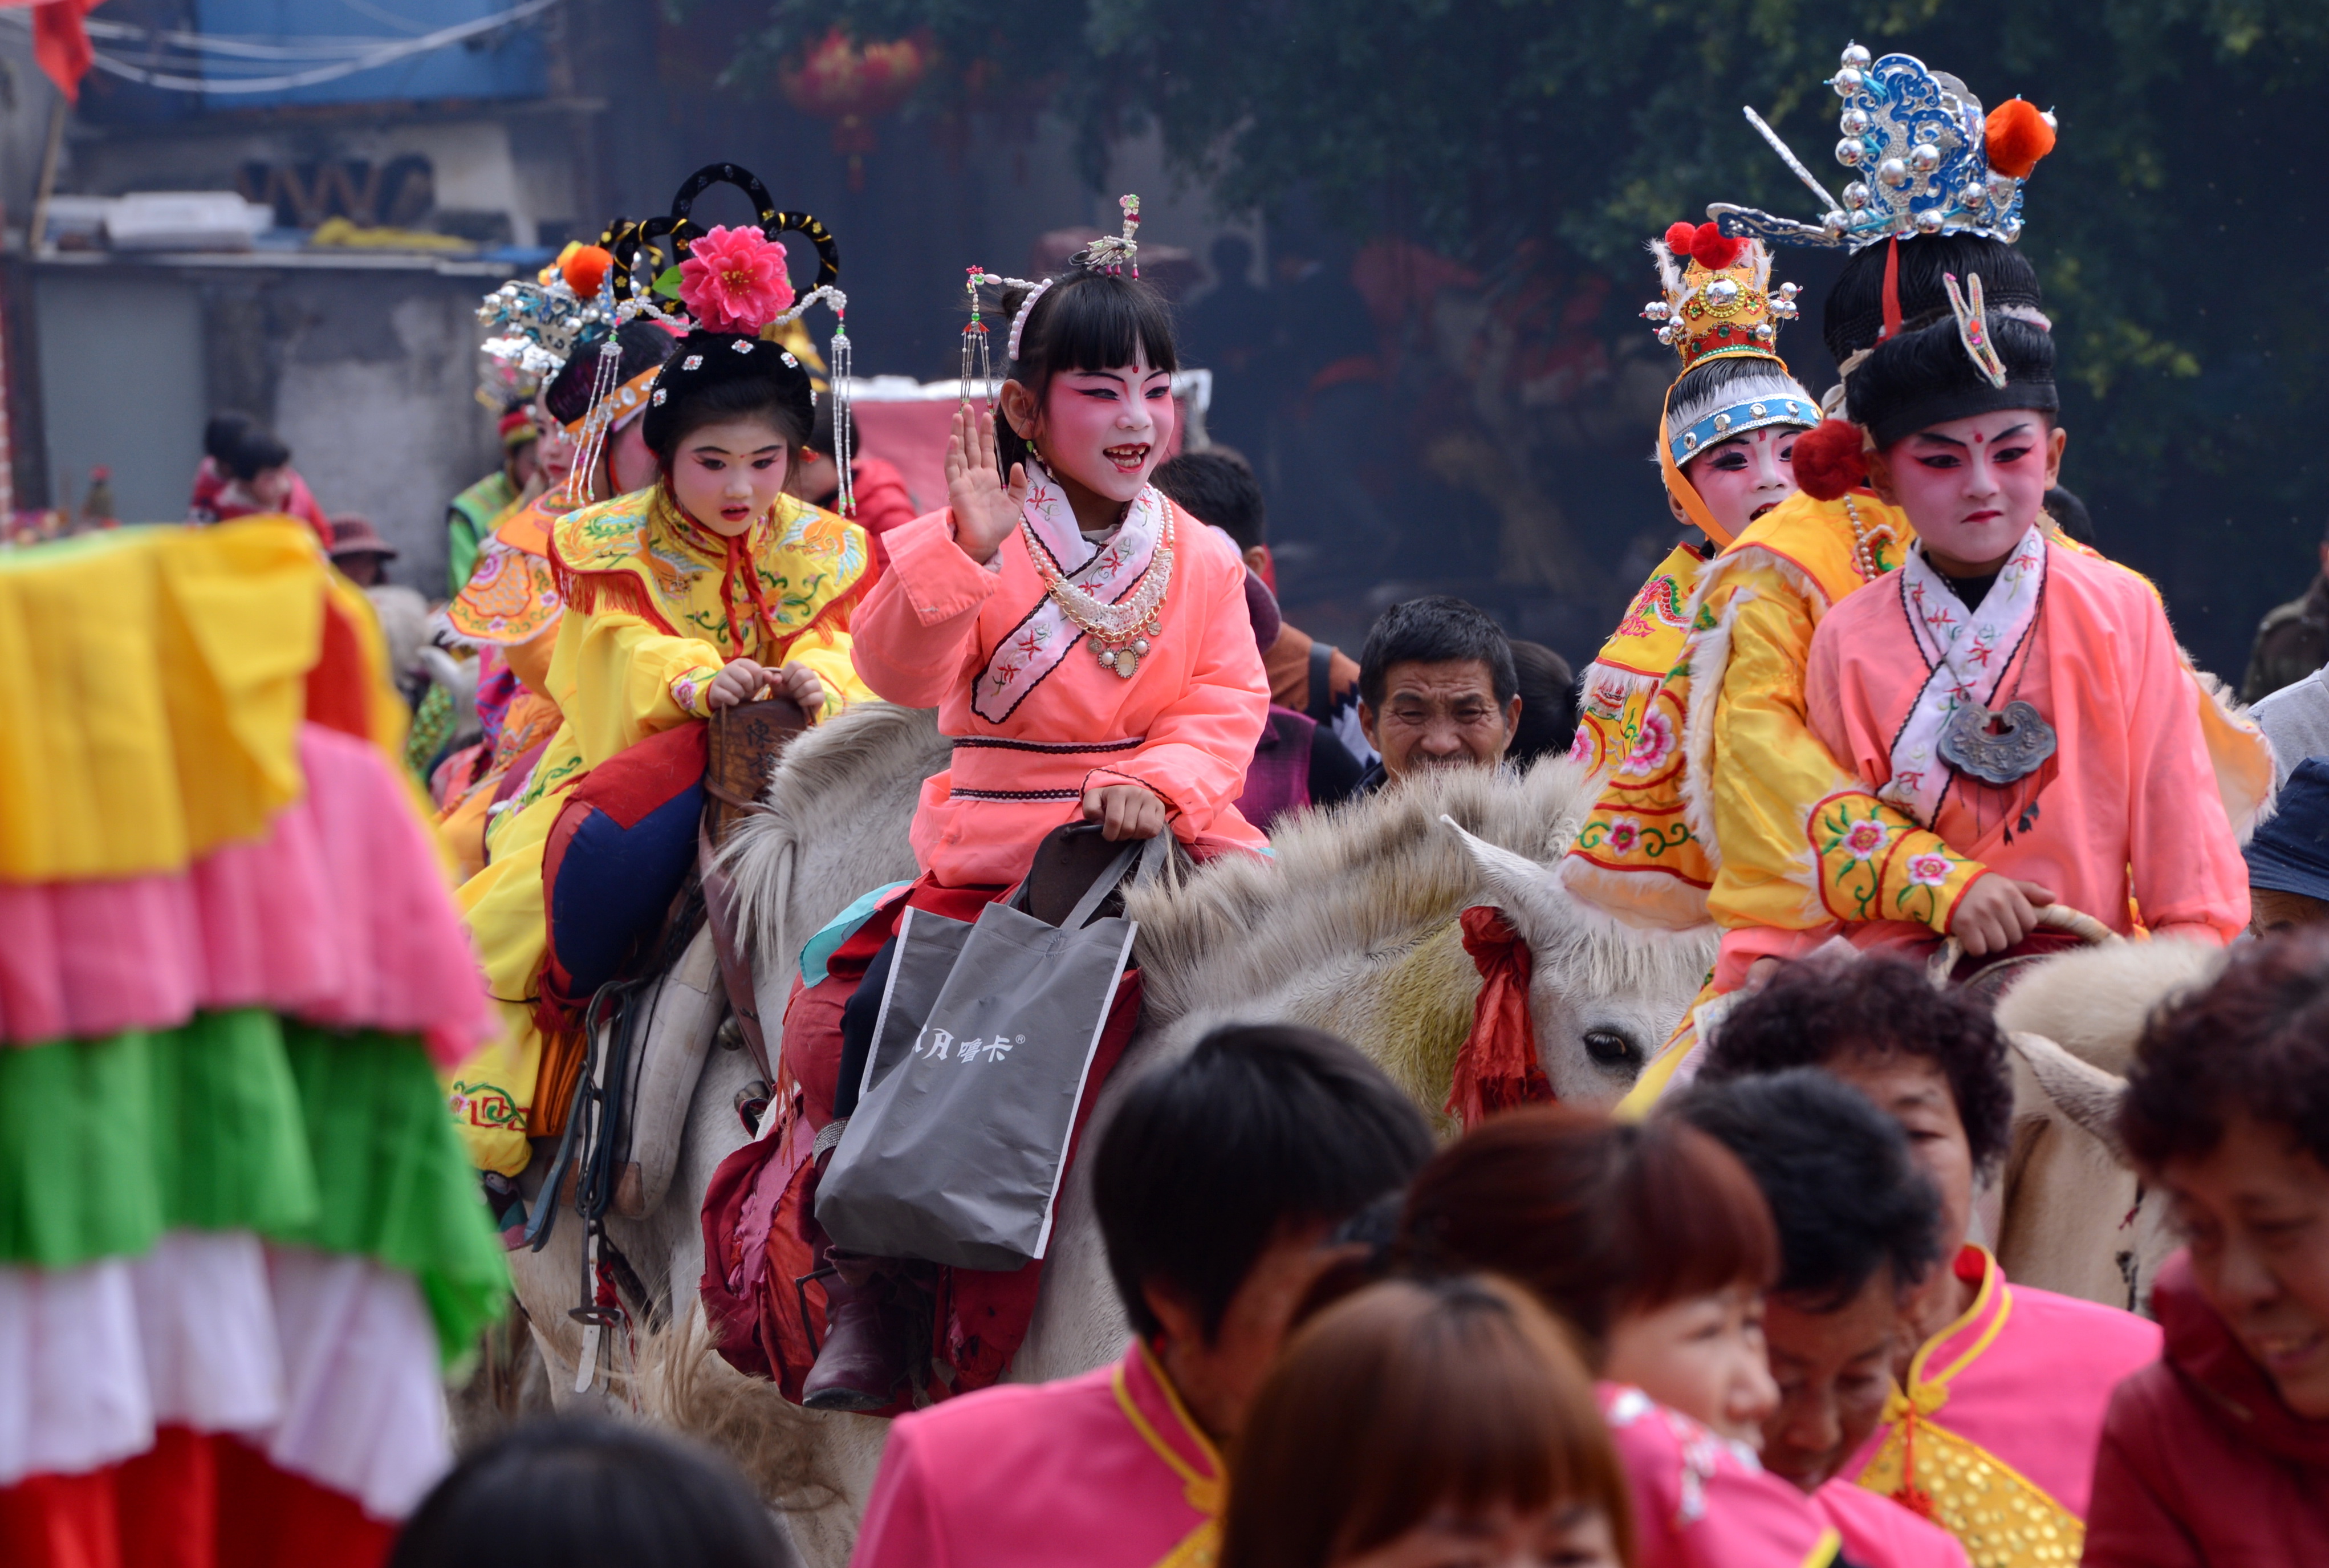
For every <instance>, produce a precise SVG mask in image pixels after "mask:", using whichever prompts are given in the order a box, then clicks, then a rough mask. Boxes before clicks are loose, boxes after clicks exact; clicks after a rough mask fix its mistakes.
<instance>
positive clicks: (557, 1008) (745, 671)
mask: <svg viewBox="0 0 2329 1568" xmlns="http://www.w3.org/2000/svg"><path fill="white" fill-rule="evenodd" d="M715 183H737V184H746V185H747V189H748V190H750V191H752V192H753V193H754V194H755V195H756V197H759V198H761V199H760V200H759V203H758V204H759V205H761V206H763V207H764V208H765V207H767V206H768V203H766V201H765V192H762V191H760V190H759V182H758V181H757V180H753V179H752V178H751V176H750V175H745V174H743V173H742V171H740V170H738V169H736V168H734V166H733V165H712V167H711V168H709V169H706V170H704V171H702V173H700V174H699V175H696V176H695V177H694V179H693V180H691V181H690V182H689V183H688V184H686V185H684V186H683V187H682V191H681V195H680V197H679V198H678V199H677V200H675V201H674V223H673V226H672V228H671V229H670V230H667V231H666V232H670V233H674V234H675V235H676V240H675V241H674V243H675V248H676V249H678V250H679V252H680V254H681V256H682V258H683V260H681V262H680V265H679V268H678V271H679V273H680V278H679V279H678V298H677V301H676V308H667V307H663V306H660V305H656V304H655V303H653V302H652V301H647V302H644V303H641V302H636V301H633V300H631V299H629V298H625V301H624V305H623V307H621V308H620V309H619V310H618V316H621V315H623V314H625V313H633V315H634V318H633V319H630V320H628V321H624V322H622V323H621V324H619V325H618V326H616V329H615V331H614V333H613V335H611V336H608V337H606V338H605V339H604V340H603V341H602V343H601V344H600V345H599V347H597V348H590V347H589V346H587V344H586V346H585V347H584V349H583V350H582V351H581V352H580V353H578V354H576V355H575V363H574V364H572V365H570V366H569V368H568V370H567V372H566V374H567V375H572V374H574V373H577V371H578V370H583V369H585V368H586V365H585V362H586V361H588V360H594V359H596V360H602V361H603V368H599V369H597V370H596V382H595V384H596V387H597V389H598V395H595V396H594V397H593V399H592V401H591V404H590V407H589V410H588V411H586V412H585V413H584V414H583V416H582V417H581V419H580V420H579V421H578V423H577V425H576V427H575V439H576V446H577V451H576V454H575V457H574V472H575V473H576V474H589V473H592V472H594V471H596V470H599V469H600V468H603V467H604V463H603V459H604V458H605V457H606V455H607V452H608V449H609V448H610V446H611V444H612V439H613V438H612V437H610V435H609V433H608V432H609V428H610V427H611V426H612V425H614V424H615V423H616V422H617V420H618V419H619V418H620V417H621V415H622V414H624V413H626V412H627V411H629V410H630V409H631V408H632V407H636V409H637V410H638V411H639V419H638V430H639V435H640V438H641V444H642V447H643V449H644V450H645V451H646V453H647V454H648V455H649V456H650V457H651V458H652V459H653V467H652V468H649V469H648V471H647V473H646V483H645V484H644V485H642V486H640V487H639V488H636V489H634V490H632V491H630V492H628V493H627V494H624V495H619V496H615V497H614V498H613V499H611V500H607V501H601V502H599V503H598V504H596V505H586V506H583V507H581V508H580V509H579V510H575V511H571V512H568V513H566V514H564V515H561V516H559V517H557V518H555V519H554V520H553V521H552V524H551V528H550V540H549V562H550V565H551V569H552V572H553V573H554V576H555V579H556V582H557V587H558V591H559V594H560V597H561V600H562V601H563V604H564V613H563V615H562V617H561V619H560V621H559V625H558V632H557V641H556V647H555V648H554V649H553V651H552V654H551V657H550V661H549V667H548V671H547V675H546V682H545V684H546V686H547V689H548V693H549V695H550V697H551V699H552V701H553V702H554V703H555V704H557V706H558V710H559V713H560V715H561V720H560V723H559V726H558V729H557V731H556V732H555V733H554V734H553V735H552V737H551V738H550V740H549V741H548V742H547V743H546V744H545V746H544V747H543V750H542V755H541V757H540V759H539V760H537V761H536V762H535V763H534V764H533V770H532V773H531V776H530V778H529V779H528V781H527V782H526V784H525V786H524V788H523V789H521V790H519V791H518V792H517V794H516V795H515V796H514V804H513V806H512V807H511V808H510V809H509V810H508V811H507V812H506V813H504V815H503V817H502V818H501V819H500V820H499V821H497V822H496V824H495V827H493V829H492V830H491V831H490V833H489V842H490V845H491V851H492V854H491V858H490V859H489V861H488V862H487V864H486V867H485V869H484V870H482V871H480V872H479V873H478V874H476V875H475V876H473V877H471V878H470V879H469V880H468V881H467V883H463V884H462V887H461V890H460V893H459V902H460V904H461V908H462V911H463V914H464V916H465V918H466V919H467V922H468V926H469V930H470V933H471V935H472V937H473V938H474V940H476V946H477V951H478V955H479V958H480V959H481V960H482V962H483V965H484V968H485V972H486V980H487V983H488V986H489V987H490V988H491V990H492V992H493V995H494V997H495V999H496V1000H497V1001H498V1003H499V1004H500V1006H501V1008H502V1011H503V1014H504V1017H505V1019H506V1020H507V1022H508V1024H509V1025H510V1038H509V1039H508V1040H507V1041H506V1042H504V1043H503V1044H498V1045H495V1046H494V1047H490V1048H488V1050H486V1052H484V1053H480V1054H479V1056H478V1057H477V1058H476V1059H475V1060H473V1061H472V1062H470V1063H467V1064H465V1066H464V1067H463V1069H462V1070H461V1071H460V1072H457V1074H456V1075H455V1077H456V1081H455V1082H454V1084H453V1086H452V1087H453V1100H454V1106H455V1116H456V1120H457V1124H458V1125H459V1126H460V1127H461V1129H462V1131H463V1133H464V1135H465V1136H466V1137H467V1138H468V1140H469V1144H470V1148H471V1152H472V1155H473V1157H476V1160H477V1162H478V1163H479V1164H480V1165H481V1166H482V1167H485V1168H486V1169H487V1170H491V1171H495V1172H498V1173H499V1174H501V1175H504V1176H515V1175H516V1174H517V1173H518V1172H519V1171H521V1170H523V1168H524V1167H525V1165H526V1164H527V1162H528V1159H529V1157H530V1150H529V1148H528V1145H527V1142H526V1139H527V1138H528V1137H529V1136H530V1135H547V1134H548V1133H549V1132H550V1131H552V1130H555V1129H556V1128H557V1127H558V1126H560V1125H561V1123H562V1119H563V1111H564V1110H565V1106H566V1102H567V1096H568V1094H569V1093H570V1089H571V1084H572V1081H573V1072H574V1070H575V1069H576V1067H577V1066H578V1065H579V1063H580V1053H579V1051H577V1050H574V1049H570V1047H573V1046H575V1045H577V1044H579V1034H577V1033H576V1026H577V1025H579V1018H580V1006H582V1005H583V1004H586V1003H587V1002H588V1000H589V990H590V989H592V988H595V987H593V986H592V985H591V984H590V983H589V981H588V980H587V979H586V978H583V977H580V976H578V975H576V974H573V973H570V972H568V971H567V970H566V969H565V968H563V959H562V956H561V955H562V952H563V951H564V949H563V945H562V943H561V942H560V941H558V940H553V933H552V930H551V921H550V912H549V910H550V888H549V883H551V882H552V881H556V882H557V883H558V885H559V886H560V887H561V889H563V888H565V887H566V886H567V880H566V879H567V878H569V877H570V875H574V874H580V873H578V870H577V868H578V864H581V865H582V866H583V870H584V871H588V870H589V866H588V865H587V864H584V863H583V862H582V860H581V857H582V855H584V852H585V851H586V850H589V849H590V845H592V844H593V843H595V841H593V840H589V838H588V835H587V834H585V833H584V832H583V831H582V830H581V829H580V828H574V827H568V828H565V829H562V831H565V832H567V833H570V835H571V836H570V838H569V837H561V838H560V839H559V841H558V845H559V856H560V858H559V859H558V860H557V862H556V864H552V863H551V861H550V858H549V852H550V849H551V841H552V830H553V828H554V827H559V826H560V825H561V822H562V821H565V820H566V819H565V818H563V817H561V813H562V812H564V811H565V810H566V808H567V807H568V804H569V802H570V800H572V799H573V798H574V796H575V792H576V790H577V789H578V788H579V787H580V785H581V784H582V783H583V782H584V781H585V780H586V779H593V778H594V776H595V775H597V774H598V772H599V770H602V769H608V768H609V767H610V766H611V767H617V768H630V769H631V770H633V771H634V772H637V771H639V770H643V769H646V767H648V765H649V764H648V762H647V761H646V760H645V759H649V758H650V753H649V752H648V751H646V750H645V748H646V746H648V745H649V744H650V743H652V742H656V741H658V740H659V738H660V737H662V736H665V735H666V734H670V733H672V732H677V731H680V730H683V729H684V728H685V727H686V726H688V725H690V724H692V723H695V722H698V721H702V720H707V719H709V718H711V716H712V714H713V713H715V712H717V711H718V710H720V709H721V708H724V707H731V706H734V705H736V704H740V703H745V702H750V701H751V700H753V699H754V698H755V697H757V696H759V694H762V693H763V692H764V691H767V690H769V689H770V688H773V689H774V691H775V692H776V693H778V694H781V695H784V696H787V697H790V698H792V699H793V700H794V701H795V702H797V703H798V704H800V705H801V706H802V707H803V708H804V709H805V710H806V712H807V713H808V714H809V716H810V717H811V719H812V720H814V719H816V718H817V717H819V716H820V715H824V714H829V713H834V712H837V711H838V710H839V709H840V708H841V707H842V706H844V704H848V703H851V702H854V701H859V700H862V699H864V698H866V697H868V696H870V695H871V693H870V692H869V691H868V690H867V689H866V687H865V686H864V685H863V682H861V681H860V680H859V679H858V677H857V675H856V672H855V670H854V669H853V667H852V666H851V663H850V622H851V618H852V615H853V610H854V609H855V607H856V605H857V602H858V600H859V599H860V598H861V597H862V596H863V592H864V590H865V589H866V587H867V586H868V584H869V582H870V581H871V571H870V569H871V566H872V553H871V551H870V549H869V547H868V545H867V543H866V539H865V534H864V533H863V530H862V529H860V528H858V527H857V526H856V525H855V524H852V523H849V522H846V521H844V519H842V518H840V517H837V516H834V515H832V514H831V513H827V512H823V511H820V510H818V509H817V508H816V507H813V506H810V505H807V504H806V503H805V502H802V501H800V500H797V499H796V498H795V497H793V496H787V495H786V494H784V482H785V478H786V475H787V471H788V469H789V468H790V466H791V464H792V463H793V462H794V461H796V460H797V458H798V456H799V453H800V449H801V447H802V445H803V443H805V442H806V440H807V439H808V436H809V430H810V424H811V420H812V418H813V415H814V406H815V405H814V394H813V392H812V390H811V388H810V385H809V377H808V373H807V371H806V369H805V368H804V367H803V366H802V365H801V364H800V362H799V360H798V358H797V356H796V355H794V354H791V353H789V352H788V351H787V350H786V349H785V348H784V347H783V346H782V345H781V344H779V343H778V342H775V341H773V340H772V336H771V335H772V334H773V333H775V332H778V331H781V330H782V328H783V327H784V326H787V325H788V324H789V323H790V322H792V321H794V320H797V318H798V316H799V315H800V313H801V311H802V310H804V309H806V306H807V305H808V303H809V302H810V300H802V301H801V302H800V303H799V305H797V306H796V304H795V295H794V291H793V288H792V285H791V283H790V281H789V279H787V276H786V263H785V250H784V247H783V245H782V244H781V243H780V242H779V241H778V239H777V238H776V231H777V230H778V228H779V227H785V228H799V229H803V230H804V231H807V232H809V233H810V234H811V237H812V238H816V239H820V240H821V241H823V242H822V244H821V245H820V250H822V251H824V252H825V267H826V269H827V271H828V273H830V272H831V271H833V270H834V269H835V263H834V260H833V257H832V253H831V243H832V242H831V238H830V236H829V235H826V234H825V231H824V229H823V227H822V225H819V224H817V223H816V220H815V219H813V218H806V217H790V216H788V215H786V214H778V213H774V212H773V211H772V210H770V211H768V212H767V213H764V216H763V221H762V223H761V224H760V225H759V226H749V225H747V226H739V227H736V228H732V229H731V228H725V227H714V228H712V229H711V230H709V231H697V230H695V229H694V228H693V225H692V224H687V225H685V226H684V227H683V226H681V225H682V224H683V223H684V215H685V212H686V207H687V204H688V203H689V202H691V201H692V199H693V195H694V194H700V192H701V191H702V189H703V188H704V187H705V186H706V185H708V184H715ZM780 219H781V220H784V222H782V223H781V224H780V223H779V222H778V220H780ZM621 281H622V282H623V283H625V284H627V277H624V278H622V279H621ZM829 284H830V277H829V276H828V277H827V278H826V279H825V280H824V281H823V282H821V283H820V285H819V287H818V288H817V289H816V290H815V291H814V292H813V293H812V295H811V296H810V299H811V300H813V299H815V298H820V297H822V298H825V299H826V300H827V302H828V303H830V302H831V295H832V291H831V290H830V288H829ZM617 292H618V294H622V293H623V289H622V288H618V290H617ZM638 316H645V317H648V318H649V319H646V320H641V319H636V317H638ZM666 324H668V325H673V326H677V325H685V326H689V328H690V330H689V331H688V332H687V334H686V335H684V337H681V338H680V339H679V340H678V342H677V343H676V344H674V345H672V348H671V352H670V354H669V356H668V357H667V358H665V359H664V360H663V362H662V364H661V365H660V367H659V368H658V369H656V371H655V374H654V375H653V376H652V378H650V379H647V380H646V381H645V382H644V383H642V382H640V381H639V380H638V379H636V378H634V379H631V380H625V379H623V377H622V374H621V372H622V371H623V370H625V369H627V367H628V365H629V363H630V361H629V358H628V352H629V345H628V341H627V340H628V339H630V338H631V337H633V336H635V335H636V332H637V331H638V330H640V329H646V330H650V331H657V332H660V331H663V330H664V328H665V325H666ZM634 748H641V750H639V751H634ZM669 754H672V753H671V748H669V747H659V748H658V749H656V750H655V751H653V753H652V757H653V758H657V759H660V758H665V757H666V756H667V755H669ZM694 755H695V762H694V767H695V769H696V771H697V773H698V774H699V775H700V771H701V767H702V753H701V751H700V749H699V750H698V751H696V752H695V754H694ZM654 765H655V766H656V767H661V766H662V764H661V763H660V762H657V763H655V764H654ZM674 766H676V764H674ZM626 777H628V775H626ZM688 782H690V783H692V782H693V780H692V779H690V780H688ZM608 787H611V786H608ZM643 787H644V786H643ZM658 788H660V786H658ZM656 798H658V799H662V798H663V797H662V796H661V795H658V796H657V797H656ZM659 815H661V814H660V813H657V812H653V811H650V812H647V813H646V817H645V818H643V819H642V820H643V821H644V820H645V819H646V818H655V817H658V816H659ZM586 826H587V825H586ZM685 826H686V834H685V844H684V846H676V845H675V846H666V847H674V848H684V861H685V863H686V864H693V846H694V828H693V820H692V818H691V819H690V820H689V822H688V823H687V824H686V825H685ZM624 842H625V843H626V844H630V843H631V842H632V841H631V840H629V839H626V840H624ZM591 852H592V853H595V851H591ZM610 864H611V863H610ZM657 864H661V862H657ZM615 881H616V883H618V893H620V894H621V896H623V897H626V898H628V899H630V901H631V902H635V903H637V904H638V905H639V906H640V907H641V908H646V907H648V906H652V907H653V909H654V910H655V912H656V913H657V915H658V916H659V915H660V912H661V910H662V909H663V907H664V906H665V905H666V904H667V903H668V902H669V899H670V896H671V894H672V893H674V892H675V891H676V888H675V887H674V888H672V889H669V890H664V889H661V888H660V887H659V885H650V884H653V883H655V878H654V876H653V875H651V874H646V873H644V872H640V871H638V869H637V868H636V866H634V867H632V868H631V871H630V872H628V873H626V874H623V875H621V876H618V877H616V879H615ZM657 893H660V894H661V896H660V898H659V899H658V898H657V897H656V896H655V895H656V894H657ZM560 896H561V900H563V899H564V898H565V896H566V895H565V894H564V893H561V895H560ZM610 896H611V895H610ZM559 907H560V908H561V909H564V908H566V907H568V906H567V904H566V903H565V902H561V903H560V905H559ZM563 918H564V917H563V916H561V920H562V919H563ZM591 918H592V919H602V918H603V919H606V920H615V919H618V918H619V917H618V916H617V915H615V914H613V913H610V912H606V911H604V910H602V909H599V908H597V907H593V908H592V910H591ZM562 929H563V928H562V927H561V930H562ZM544 1025H547V1026H548V1027H549V1030H550V1032H551V1034H552V1036H553V1037H554V1039H555V1042H556V1043H557V1044H558V1046H559V1051H558V1053H557V1054H556V1055H555V1056H554V1057H553V1056H546V1055H545V1053H544V1049H543V1041H544V1033H543V1026H544ZM537 1091H539V1092H537Z"/></svg>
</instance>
